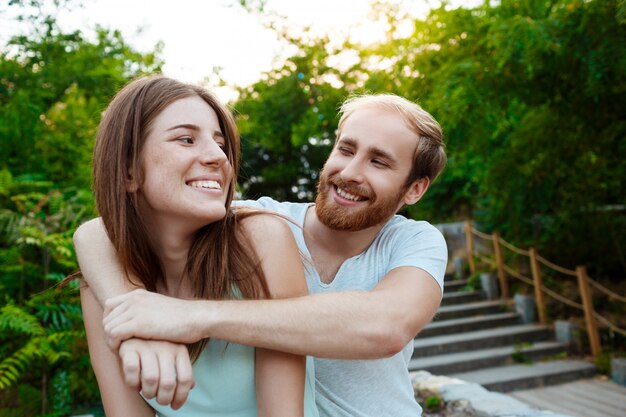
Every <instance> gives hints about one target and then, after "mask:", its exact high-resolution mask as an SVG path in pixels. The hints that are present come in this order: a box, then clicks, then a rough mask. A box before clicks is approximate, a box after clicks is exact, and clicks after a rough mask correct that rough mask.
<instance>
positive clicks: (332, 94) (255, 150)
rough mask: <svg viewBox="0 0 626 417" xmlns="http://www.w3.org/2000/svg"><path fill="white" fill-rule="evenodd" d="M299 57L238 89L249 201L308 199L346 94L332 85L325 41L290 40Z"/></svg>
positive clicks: (243, 175) (243, 178)
mask: <svg viewBox="0 0 626 417" xmlns="http://www.w3.org/2000/svg"><path fill="white" fill-rule="evenodd" d="M291 41H292V42H294V43H297V45H298V46H299V48H300V49H301V53H299V54H298V55H296V56H293V57H291V58H290V59H288V60H287V61H286V62H285V63H284V64H283V66H282V67H281V68H279V69H276V70H274V71H271V72H269V73H267V74H265V75H264V79H263V80H261V81H259V82H257V83H255V84H253V85H252V86H249V87H247V88H243V89H241V90H240V98H239V100H238V101H237V103H236V104H235V108H236V111H237V116H238V124H239V127H240V130H241V136H242V143H243V154H242V169H241V174H240V177H239V183H240V185H241V186H242V188H243V191H244V193H245V194H246V195H247V196H248V197H259V196H261V195H272V196H274V197H276V198H278V199H283V200H291V201H310V200H311V199H312V198H313V196H314V190H315V185H316V183H317V176H318V173H319V169H320V167H321V166H322V164H323V163H324V161H325V159H326V156H327V155H328V152H329V150H330V147H331V144H332V141H333V140H334V132H335V129H336V128H337V119H336V114H337V108H338V105H339V104H340V103H341V101H342V100H343V98H344V97H345V95H346V93H345V92H344V91H343V90H341V89H339V88H336V87H334V86H333V85H332V84H331V81H330V80H332V79H334V78H332V77H337V70H335V69H333V68H331V67H330V66H328V65H327V64H325V60H326V59H327V58H328V57H329V55H330V53H329V52H328V51H327V45H328V39H319V40H313V41H310V42H307V41H305V40H300V39H291Z"/></svg>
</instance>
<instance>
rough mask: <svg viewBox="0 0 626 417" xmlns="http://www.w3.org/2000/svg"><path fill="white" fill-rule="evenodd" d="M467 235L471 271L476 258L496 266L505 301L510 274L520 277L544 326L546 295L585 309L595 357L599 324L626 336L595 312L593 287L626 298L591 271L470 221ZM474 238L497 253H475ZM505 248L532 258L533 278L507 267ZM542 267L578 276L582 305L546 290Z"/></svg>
mask: <svg viewBox="0 0 626 417" xmlns="http://www.w3.org/2000/svg"><path fill="white" fill-rule="evenodd" d="M465 236H466V244H467V253H468V261H469V265H470V271H471V272H472V273H475V272H476V264H475V263H474V258H477V259H478V260H479V261H480V262H482V263H485V264H487V265H489V266H490V267H493V268H495V269H496V270H497V272H498V280H499V282H500V290H501V294H502V297H503V298H509V290H508V279H507V275H508V276H511V277H514V278H517V279H518V280H520V281H522V282H524V283H526V284H527V285H530V286H531V287H533V288H534V291H535V298H536V304H537V309H538V312H539V319H540V322H541V323H543V324H546V323H547V318H546V312H545V305H544V301H543V294H546V295H548V296H550V297H551V298H553V299H554V300H556V301H559V302H561V303H563V304H566V305H568V306H570V307H573V308H576V309H578V310H582V311H583V312H584V314H585V323H586V326H587V333H588V336H589V342H590V346H591V352H592V355H593V356H594V357H598V356H599V355H600V353H601V347H600V337H599V334H598V329H597V327H596V323H601V324H603V325H604V326H606V327H608V328H609V329H610V330H612V331H614V332H616V333H619V334H622V335H624V336H626V330H625V329H622V328H620V327H618V326H617V325H616V324H614V323H612V322H611V321H609V320H608V319H607V318H605V317H603V316H602V315H600V314H598V313H597V312H595V311H594V308H593V302H592V298H591V291H590V286H591V287H593V288H594V289H596V290H597V291H599V292H600V293H602V294H604V295H606V296H608V297H609V299H611V300H617V301H620V302H623V303H626V297H624V296H622V295H619V294H617V293H615V292H613V291H611V290H609V289H608V288H606V287H604V286H603V285H602V284H600V283H598V282H597V281H595V280H593V279H591V278H589V276H588V275H587V270H586V268H585V267H583V266H579V267H577V268H576V270H571V269H568V268H564V267H562V266H560V265H557V264H555V263H553V262H550V261H549V260H547V259H545V258H544V257H542V256H540V255H539V254H538V253H537V251H536V250H535V249H534V248H530V249H529V250H526V249H521V248H518V247H516V246H514V245H513V244H511V243H509V242H507V241H505V240H504V239H502V238H501V237H500V236H499V235H498V233H495V232H494V233H492V234H487V233H484V232H481V231H480V230H478V229H476V228H475V227H473V226H472V224H471V222H469V221H467V222H466V223H465ZM474 236H477V237H479V238H481V239H485V240H488V241H491V242H493V253H494V256H493V257H490V256H485V255H483V254H480V253H476V252H475V251H474ZM501 246H504V247H505V248H507V249H508V250H510V251H511V252H514V253H516V254H518V255H522V256H527V257H529V258H530V266H531V270H532V279H531V278H529V277H526V276H524V275H523V274H521V273H520V272H518V271H516V270H515V269H513V268H511V267H510V266H508V265H506V264H505V262H504V256H503V254H502V249H501ZM541 265H543V266H545V267H547V268H550V269H552V270H553V271H556V272H558V273H561V274H564V275H567V276H573V277H576V278H577V280H578V288H579V293H580V297H581V300H582V303H579V302H576V301H573V300H570V299H568V298H566V297H564V296H562V295H561V294H558V293H557V292H555V291H553V290H551V289H549V288H547V287H545V286H544V285H543V284H542V277H541Z"/></svg>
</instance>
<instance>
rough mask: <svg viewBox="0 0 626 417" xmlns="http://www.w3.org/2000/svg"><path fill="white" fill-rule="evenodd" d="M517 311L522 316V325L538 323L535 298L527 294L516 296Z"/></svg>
mask: <svg viewBox="0 0 626 417" xmlns="http://www.w3.org/2000/svg"><path fill="white" fill-rule="evenodd" d="M513 299H514V300H515V311H516V312H517V314H519V315H520V317H521V319H522V323H524V324H530V323H535V322H536V321H537V308H536V304H535V297H533V296H532V295H526V294H515V296H514V297H513Z"/></svg>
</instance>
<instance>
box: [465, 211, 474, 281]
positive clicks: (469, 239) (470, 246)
mask: <svg viewBox="0 0 626 417" xmlns="http://www.w3.org/2000/svg"><path fill="white" fill-rule="evenodd" d="M465 243H466V245H467V262H468V263H469V268H470V274H473V273H474V272H476V264H475V263H474V235H473V234H472V222H471V221H469V220H466V221H465Z"/></svg>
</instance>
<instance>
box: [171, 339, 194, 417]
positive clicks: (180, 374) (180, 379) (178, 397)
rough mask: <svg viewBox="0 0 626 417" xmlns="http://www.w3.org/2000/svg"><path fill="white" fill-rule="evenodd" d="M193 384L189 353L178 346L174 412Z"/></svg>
mask: <svg viewBox="0 0 626 417" xmlns="http://www.w3.org/2000/svg"><path fill="white" fill-rule="evenodd" d="M195 384H196V383H195V381H194V378H193V371H192V368H191V361H190V360H189V352H188V351H187V349H186V348H185V347H184V346H180V349H179V353H178V355H176V390H175V392H174V399H173V401H172V408H173V409H174V410H177V409H179V408H180V407H182V406H183V404H184V403H185V401H187V397H188V396H189V392H190V391H191V389H192V388H193V387H194V386H195Z"/></svg>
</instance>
